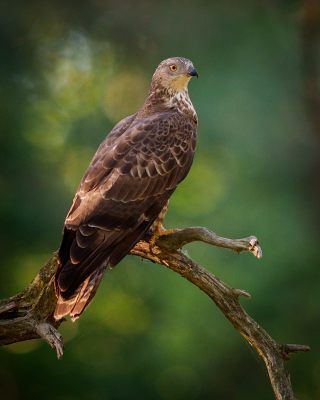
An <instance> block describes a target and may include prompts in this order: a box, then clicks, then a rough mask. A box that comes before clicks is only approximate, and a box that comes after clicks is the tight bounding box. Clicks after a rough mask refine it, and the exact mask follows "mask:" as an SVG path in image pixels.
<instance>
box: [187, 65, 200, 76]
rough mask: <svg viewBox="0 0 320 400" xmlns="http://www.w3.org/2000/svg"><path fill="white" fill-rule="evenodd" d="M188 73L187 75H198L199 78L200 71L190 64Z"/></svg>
mask: <svg viewBox="0 0 320 400" xmlns="http://www.w3.org/2000/svg"><path fill="white" fill-rule="evenodd" d="M186 74H187V75H190V76H196V77H197V78H198V72H197V70H196V69H195V68H194V67H192V66H190V67H189V68H188V70H187V72H186Z"/></svg>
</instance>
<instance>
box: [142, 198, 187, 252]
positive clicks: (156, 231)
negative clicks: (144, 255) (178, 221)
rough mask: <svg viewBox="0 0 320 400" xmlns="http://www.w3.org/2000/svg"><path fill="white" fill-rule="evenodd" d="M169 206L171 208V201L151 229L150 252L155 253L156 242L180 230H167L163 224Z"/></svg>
mask: <svg viewBox="0 0 320 400" xmlns="http://www.w3.org/2000/svg"><path fill="white" fill-rule="evenodd" d="M168 206H169V200H168V201H167V203H166V204H165V206H164V207H163V209H162V210H161V212H160V214H159V215H158V217H157V219H156V220H155V221H154V223H153V224H152V225H151V227H150V232H151V233H152V237H151V239H150V241H149V248H150V252H151V253H153V247H154V244H155V242H156V240H157V239H158V238H159V237H161V236H164V235H169V234H170V233H173V232H177V231H179V230H180V229H169V230H166V229H165V228H164V227H163V225H162V223H163V220H164V217H165V216H166V212H167V210H168Z"/></svg>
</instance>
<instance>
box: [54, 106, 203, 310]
mask: <svg viewBox="0 0 320 400" xmlns="http://www.w3.org/2000/svg"><path fill="white" fill-rule="evenodd" d="M195 143H196V124H195V123H194V122H193V121H192V120H190V119H189V118H188V117H186V116H183V115H182V114H180V113H179V112H176V111H175V112H166V113H158V114H157V113H156V114H153V115H151V116H149V117H148V118H146V119H142V120H139V119H138V118H137V117H136V115H134V116H131V117H128V118H126V119H125V120H123V121H121V122H120V123H119V124H117V125H116V127H115V128H114V129H113V130H112V131H111V133H110V134H109V136H108V137H107V138H106V140H105V141H104V142H103V143H102V144H101V145H100V147H99V149H98V150H97V152H96V154H95V156H94V158H93V160H92V162H91V163H90V165H89V168H88V170H87V172H86V173H85V175H84V177H83V179H82V181H81V183H80V185H79V188H78V190H77V192H76V195H75V198H74V201H73V204H72V207H71V209H70V211H69V213H68V215H67V218H66V221H65V231H64V232H65V233H64V238H63V241H62V246H61V249H60V253H59V258H60V267H59V269H58V272H57V275H56V282H55V284H56V290H57V293H58V294H59V295H60V296H62V297H63V299H64V302H65V303H68V302H69V303H68V304H64V303H63V301H60V303H59V302H58V305H59V304H60V305H59V307H58V306H57V309H56V314H55V315H56V316H57V315H61V313H63V312H64V311H65V310H66V309H68V310H69V312H70V314H71V315H73V318H77V317H78V316H79V315H80V314H81V312H82V311H83V310H84V309H85V308H86V307H87V305H88V304H89V303H90V301H91V300H92V298H93V296H94V294H95V292H96V290H97V285H99V283H100V281H101V279H102V276H103V274H104V272H105V269H106V266H107V264H108V262H109V264H110V266H111V267H114V266H115V265H116V264H117V263H118V262H120V261H121V259H122V258H123V257H124V256H125V255H126V254H127V253H128V252H129V251H130V249H131V248H132V247H133V246H134V245H135V244H136V243H137V241H139V240H140V239H141V237H142V236H143V235H144V234H145V232H146V230H148V229H149V227H150V226H151V224H152V223H153V222H154V220H155V219H156V218H157V216H158V214H159V213H160V211H161V210H162V208H163V207H164V205H165V204H166V202H167V201H168V199H169V198H170V196H171V195H172V193H173V192H174V190H175V188H176V187H177V185H178V183H179V182H181V181H182V180H183V179H184V178H185V176H186V175H187V173H188V171H189V169H190V167H191V164H192V160H193V156H194V151H195Z"/></svg>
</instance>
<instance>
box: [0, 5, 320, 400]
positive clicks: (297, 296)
mask: <svg viewBox="0 0 320 400" xmlns="http://www.w3.org/2000/svg"><path fill="white" fill-rule="evenodd" d="M301 9H302V3H301V2H298V1H288V0H282V1H275V0H274V1H263V0H259V1H253V0H245V1H243V2H238V1H236V0H227V1H225V2H221V1H218V0H215V1H197V2H194V1H188V0H184V1H181V0H177V1H174V2H173V1H171V2H170V1H162V2H146V1H142V0H141V1H133V0H123V1H107V0H91V1H90V0H89V1H77V2H76V1H69V2H60V1H55V0H53V1H40V0H34V1H31V0H28V1H23V0H20V1H12V0H3V1H2V2H1V6H0V10H1V12H0V19H1V24H0V40H1V61H0V79H1V85H0V97H1V105H0V122H1V124H0V129H1V131H0V135H1V147H0V152H1V157H0V191H1V194H2V195H1V197H0V201H1V207H0V222H1V225H0V226H1V231H0V237H1V240H0V252H1V271H0V294H1V298H5V297H9V296H12V295H14V294H16V293H18V292H20V291H21V290H22V289H23V288H24V287H25V286H26V285H27V284H28V283H29V282H30V281H31V280H32V278H33V277H34V276H35V275H36V273H37V271H38V269H39V268H40V266H41V265H42V264H43V263H44V262H45V261H46V260H47V259H48V258H49V256H50V254H51V253H52V252H53V251H55V250H56V249H57V248H58V246H59V243H60V240H61V230H62V226H63V221H64V218H65V215H66V214H67V211H68V209H69V207H70V205H71V202H72V197H73V194H74V192H75V190H76V188H77V186H78V184H79V181H80V179H81V177H82V175H83V174H84V172H85V170H86V167H87V165H88V164H89V162H90V160H91V158H92V156H93V154H94V152H95V150H96V148H97V147H98V145H99V144H100V143H101V142H102V140H103V139H104V138H105V136H106V135H107V134H108V132H109V131H110V130H111V129H112V127H113V126H114V124H115V123H116V122H117V121H118V120H119V119H121V118H123V117H125V116H127V115H129V114H131V113H134V112H135V111H136V110H137V109H138V108H139V107H140V106H141V105H142V103H143V101H144V99H145V97H146V95H147V92H148V86H149V82H150V79H151V76H152V74H153V72H154V70H155V68H156V66H157V65H158V63H159V62H160V61H161V60H162V59H165V58H168V57H171V56H183V57H187V58H189V59H191V60H192V61H193V62H194V65H195V67H196V68H197V70H198V72H199V80H192V82H191V83H190V85H189V91H190V96H191V99H192V101H193V104H194V106H195V108H196V110H197V112H198V117H199V121H200V122H199V131H198V133H199V142H198V143H199V144H198V148H197V152H196V157H195V162H194V166H193V168H192V171H191V172H190V175H189V177H188V178H187V179H186V180H185V181H184V182H183V183H182V184H181V185H180V186H179V188H178V189H177V191H176V193H175V194H174V196H173V197H172V200H171V202H170V208H169V212H168V214H167V218H166V221H165V226H166V227H167V228H176V227H179V228H183V227H187V226H191V225H203V226H207V227H208V228H210V229H212V230H213V231H215V232H217V233H218V234H219V235H223V236H226V237H245V236H248V235H251V234H254V235H257V236H258V238H259V240H260V243H261V246H262V249H263V251H264V257H263V259H262V260H261V261H258V260H257V259H254V257H252V255H250V254H241V255H240V256H238V255H237V254H233V253H231V252H228V251H227V250H224V249H219V248H212V247H210V246H208V245H204V244H202V243H193V244H190V245H189V246H187V248H186V249H187V251H188V253H189V255H190V256H191V257H192V258H194V259H195V260H196V261H197V262H199V263H200V264H202V265H203V266H204V267H206V268H208V269H209V270H210V271H212V272H213V273H214V274H216V275H217V276H219V277H220V278H221V279H223V280H225V282H226V283H227V284H229V285H230V286H233V287H238V288H241V289H245V290H247V291H248V292H249V293H251V295H252V300H251V301H250V302H249V301H247V300H245V299H244V300H242V301H243V304H244V306H245V308H246V310H247V311H248V312H249V313H250V314H251V315H252V317H253V318H255V319H256V320H257V321H258V322H259V323H260V324H261V326H263V327H264V328H265V329H266V330H267V331H268V332H269V333H270V334H271V335H272V336H273V337H274V339H275V340H277V341H279V342H285V343H288V342H289V343H300V344H308V345H310V346H311V352H310V353H309V354H299V355H293V357H292V358H293V362H291V363H290V364H288V365H287V367H288V368H289V369H290V372H291V377H292V381H293V385H294V389H295V392H296V395H297V397H299V398H301V399H304V400H309V399H310V400H311V399H315V398H320V380H319V374H320V361H319V360H320V359H319V351H320V345H319V340H318V332H319V330H320V319H319V315H320V295H319V281H320V269H319V255H320V254H319V253H320V252H319V247H320V246H319V222H320V219H319V193H320V190H319V182H318V180H316V179H314V177H315V176H317V177H319V159H320V146H319V137H320V132H316V131H315V130H314V129H313V126H312V123H311V120H309V119H308V118H309V116H308V113H307V110H306V101H305V98H304V90H303V82H304V77H303V75H302V49H301V40H300V34H301ZM319 49H320V48H319ZM61 332H62V333H63V335H64V337H65V341H66V350H65V354H64V357H63V359H62V361H58V360H57V359H56V356H55V354H54V352H53V350H52V349H51V348H49V346H48V345H47V344H45V343H44V342H41V341H40V340H38V341H30V342H25V343H19V344H16V345H12V346H8V347H6V348H4V349H1V350H0V357H1V367H0V387H1V396H2V398H3V399H4V400H18V399H34V398H46V399H48V400H51V399H54V400H74V399H77V400H82V399H89V398H90V399H96V400H99V399H104V400H107V399H166V400H167V399H168V400H180V399H202V398H212V399H228V400H233V399H234V400H239V399H243V400H250V399H257V398H258V399H260V400H264V399H266V400H267V399H273V393H272V390H271V387H270V383H269V380H268V377H267V373H266V369H265V367H264V365H263V362H262V361H261V360H259V357H258V355H257V354H256V353H255V352H254V351H253V350H251V348H250V346H249V345H247V344H246V342H245V341H244V339H243V338H242V337H241V336H240V335H239V334H238V333H237V332H236V331H235V330H234V329H233V328H232V326H231V325H230V323H229V322H228V321H227V320H226V319H225V318H224V316H223V315H222V314H221V313H220V312H219V311H218V310H217V309H216V308H215V306H214V304H213V303H212V301H210V300H209V299H207V298H206V296H205V295H204V294H203V293H201V292H200V291H199V290H198V289H196V288H195V287H193V286H192V285H191V284H190V283H189V282H187V281H184V280H183V279H180V277H178V276H176V275H175V274H173V273H172V272H171V271H169V270H166V269H164V268H163V267H160V266H157V265H153V264H150V263H148V262H140V260H138V259H135V258H133V257H129V256H128V257H126V259H125V260H123V261H122V262H121V265H119V266H118V267H117V268H115V269H114V270H111V271H110V270H109V271H107V273H106V276H105V279H104V280H103V283H102V285H101V287H100V289H99V291H98V294H97V296H96V298H95V300H94V302H93V303H92V305H91V306H90V308H89V309H88V311H86V312H85V313H84V315H83V316H82V317H81V318H80V320H79V321H77V322H76V323H75V324H71V323H70V322H68V323H65V324H63V325H62V327H61Z"/></svg>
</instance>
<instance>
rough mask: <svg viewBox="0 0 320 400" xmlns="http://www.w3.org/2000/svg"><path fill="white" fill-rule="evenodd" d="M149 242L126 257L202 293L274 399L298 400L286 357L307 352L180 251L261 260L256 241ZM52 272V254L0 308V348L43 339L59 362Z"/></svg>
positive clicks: (197, 236) (175, 236)
mask: <svg viewBox="0 0 320 400" xmlns="http://www.w3.org/2000/svg"><path fill="white" fill-rule="evenodd" d="M150 238H151V235H149V234H148V235H146V236H145V238H144V239H143V240H141V241H140V242H139V243H138V244H137V245H136V246H135V247H134V248H133V249H132V250H131V252H130V254H131V255H135V256H139V257H142V258H145V259H148V260H151V261H152V262H155V263H157V264H160V265H165V266H166V267H168V268H170V269H172V270H173V271H175V272H177V273H178V274H180V275H181V276H183V277H184V278H186V279H188V280H189V281H190V282H191V283H193V284H194V285H196V286H197V287H198V288H199V289H201V290H202V291H203V292H204V293H206V294H207V295H208V296H209V297H210V298H211V299H212V300H213V301H214V302H215V304H216V305H217V307H219V309H220V310H221V311H222V312H223V313H224V315H225V316H226V317H227V318H228V320H229V321H230V322H231V323H232V324H233V326H234V327H235V328H236V329H237V330H238V331H239V332H240V333H241V334H242V335H243V336H244V337H245V338H246V340H247V341H248V342H249V343H250V344H251V345H252V346H253V347H254V348H255V349H256V350H257V351H258V353H259V354H260V355H261V356H262V357H263V359H264V361H265V363H266V366H267V369H268V373H269V377H270V381H271V385H272V388H273V390H274V393H275V396H276V399H277V400H296V398H295V397H294V394H293V390H292V386H291V382H290V377H289V374H288V373H287V372H286V371H285V369H284V361H288V360H290V357H289V356H288V354H289V353H297V352H301V351H309V347H308V346H303V345H296V344H280V343H277V342H275V341H274V340H273V339H272V338H271V337H270V336H269V335H268V334H267V332H266V331H265V330H264V329H262V328H261V327H260V326H259V325H258V324H257V322H255V321H254V320H253V319H252V318H251V317H250V316H249V315H248V314H247V313H246V312H245V310H244V309H243V308H242V306H241V304H240V303H239V297H240V296H245V297H248V298H250V295H249V294H248V293H247V292H246V291H244V290H241V289H234V288H230V287H229V286H227V285H226V284H225V283H224V282H222V281H221V280H220V279H219V278H217V277H216V276H214V275H212V274H211V273H210V272H208V271H207V270H205V269H204V268H202V267H201V266H200V265H198V264H197V263H195V262H194V261H193V260H192V259H191V258H189V257H187V256H186V255H185V254H183V253H182V252H181V251H179V250H178V249H179V248H181V247H182V246H183V245H185V244H187V243H190V242H193V241H202V242H205V243H208V244H211V245H214V246H219V247H224V248H226V249H229V250H234V251H236V252H238V253H239V252H241V251H250V252H252V253H253V254H254V255H255V256H256V257H258V258H261V257H262V251H261V248H260V246H259V243H258V240H257V238H256V237H255V236H250V237H248V238H244V239H236V240H233V239H227V238H222V237H219V236H217V235H216V234H215V233H213V232H211V231H210V230H208V229H206V228H201V227H193V228H187V229H183V230H180V231H178V232H175V233H172V234H170V235H167V236H162V237H161V238H159V239H158V240H157V241H156V244H155V247H154V248H153V249H152V251H151V250H150V246H149V240H150ZM56 268H57V254H56V253H55V254H54V255H53V256H52V258H51V259H50V260H49V261H48V262H47V264H46V265H45V266H44V267H42V269H41V270H40V272H39V274H38V276H37V277H36V278H35V279H34V280H33V282H32V283H31V284H30V285H29V286H28V287H27V288H26V289H25V290H24V291H23V292H22V293H20V294H18V295H17V296H14V297H11V298H9V299H6V300H2V301H1V302H0V345H8V344H10V343H15V342H19V341H23V340H28V339H34V338H38V337H42V338H43V339H44V340H46V341H47V342H48V343H49V344H50V346H51V347H53V348H55V349H56V350H57V355H58V358H61V357H62V354H63V340H62V337H61V335H60V334H59V332H58V331H57V329H56V328H58V326H59V325H60V323H61V322H63V320H61V321H58V322H57V321H54V319H53V316H52V315H53V311H54V308H55V304H56V297H55V293H54V287H53V278H54V274H55V270H56Z"/></svg>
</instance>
